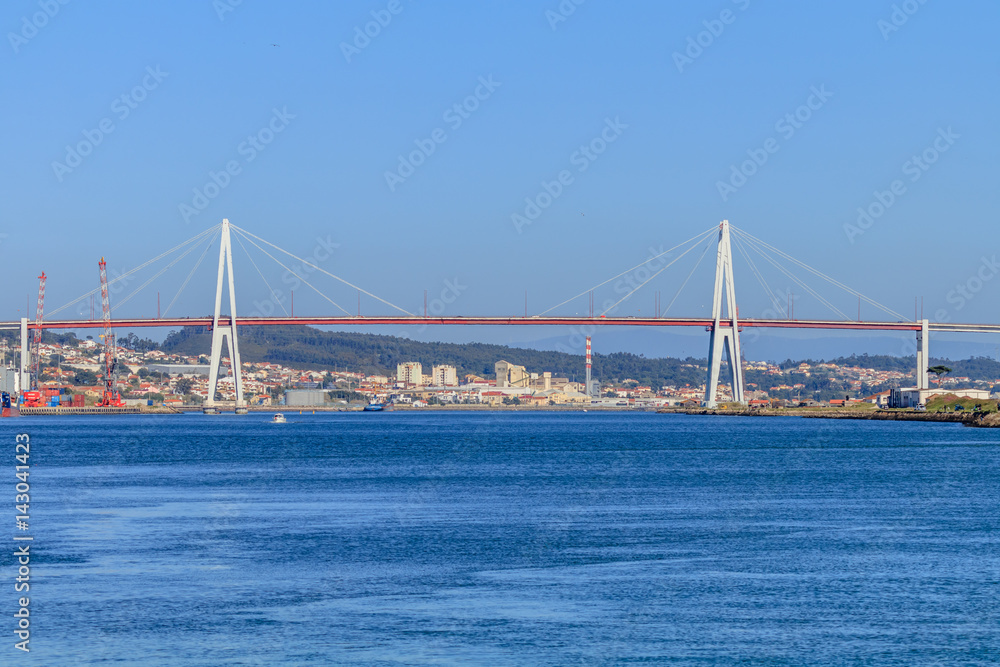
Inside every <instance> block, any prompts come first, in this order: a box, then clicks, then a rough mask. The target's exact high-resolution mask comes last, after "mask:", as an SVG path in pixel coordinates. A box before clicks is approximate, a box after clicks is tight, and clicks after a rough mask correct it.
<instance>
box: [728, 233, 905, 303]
mask: <svg viewBox="0 0 1000 667" xmlns="http://www.w3.org/2000/svg"><path fill="white" fill-rule="evenodd" d="M730 228H731V229H734V230H735V231H736V232H737V233H739V234H741V235H743V236H744V238H747V239H752V240H753V241H755V242H757V243H759V244H760V245H761V246H763V247H765V248H767V249H768V250H771V251H773V252H774V253H775V254H777V255H779V256H781V257H783V258H785V259H787V260H788V261H790V262H794V263H795V264H797V265H798V266H800V267H802V268H803V269H805V270H806V271H809V272H810V273H812V274H814V275H816V276H818V277H820V278H822V279H823V280H825V281H827V282H828V283H830V284H832V285H835V286H837V287H839V288H840V289H842V290H844V291H845V292H848V293H849V294H852V295H853V296H856V297H858V298H860V299H861V300H862V301H864V302H865V303H868V304H870V305H872V306H875V307H876V308H878V309H879V310H881V311H883V312H885V313H887V314H889V315H892V316H893V317H895V318H896V319H900V320H905V319H906V316H904V315H901V314H899V313H897V312H896V311H894V310H893V309H891V308H889V307H888V306H883V305H882V304H881V303H879V302H878V301H875V300H874V299H872V298H870V297H868V296H865V295H864V294H862V293H861V292H859V291H857V290H856V289H853V288H851V287H848V286H847V285H845V284H844V283H842V282H840V281H838V280H836V279H834V278H831V277H830V276H828V275H826V274H825V273H823V272H822V271H819V270H818V269H814V268H813V267H811V266H809V265H808V264H806V263H805V262H801V261H799V260H797V259H795V258H794V257H792V256H791V255H789V254H788V253H786V252H783V251H781V250H779V249H778V248H775V247H774V246H772V245H771V244H769V243H767V242H766V241H762V240H761V239H759V238H757V237H756V236H753V235H752V234H750V233H749V232H745V231H743V230H742V229H739V228H737V227H733V226H732V225H730Z"/></svg>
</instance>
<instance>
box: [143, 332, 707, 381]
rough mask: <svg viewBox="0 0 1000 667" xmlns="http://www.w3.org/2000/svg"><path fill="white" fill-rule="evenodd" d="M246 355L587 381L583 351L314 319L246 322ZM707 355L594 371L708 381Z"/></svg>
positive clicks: (196, 350)
mask: <svg viewBox="0 0 1000 667" xmlns="http://www.w3.org/2000/svg"><path fill="white" fill-rule="evenodd" d="M239 336H240V354H241V356H242V358H243V361H267V362H272V363H279V364H282V365H289V366H295V367H298V368H309V369H318V370H350V371H361V372H364V373H390V374H395V372H396V364H399V363H403V362H406V361H419V362H420V363H421V364H423V367H424V369H425V370H426V371H428V372H429V371H430V368H431V366H433V365H435V364H448V365H452V366H455V367H456V368H457V369H458V373H459V376H460V377H461V376H463V375H465V374H467V373H474V374H476V375H480V376H483V377H493V364H495V363H496V362H497V361H499V360H501V359H506V360H507V361H509V362H511V363H514V364H519V365H521V366H524V367H525V368H527V369H528V370H529V372H538V373H540V372H542V371H551V372H552V374H553V375H554V376H556V377H567V378H569V379H570V380H576V381H580V382H582V381H583V379H584V358H583V354H580V355H571V354H566V353H563V352H549V351H542V350H528V349H522V348H513V347H507V346H505V345H491V344H484V343H471V344H456V343H422V342H418V341H413V340H409V339H407V338H398V337H396V336H382V335H377V334H361V333H343V332H326V331H320V330H318V329H315V328H312V327H307V326H287V327H284V326H283V327H277V326H268V327H243V328H241V329H240V331H239ZM161 349H162V350H163V351H164V352H168V353H174V354H185V355H204V354H205V353H206V351H207V350H209V349H211V334H210V333H209V332H208V331H207V329H205V328H203V327H186V328H184V329H182V330H181V331H177V332H171V333H170V335H169V336H167V339H166V340H165V341H164V343H163V345H162V346H161ZM704 364H705V361H704V360H698V359H685V360H680V359H670V358H667V359H647V358H646V357H643V356H639V355H635V354H628V353H621V352H618V353H614V354H608V355H601V354H595V355H593V377H594V378H595V379H601V380H605V381H607V380H625V379H633V380H636V381H637V382H639V383H640V384H651V385H652V386H654V387H659V386H661V385H663V384H665V383H670V384H674V383H677V382H680V384H682V385H683V384H701V383H703V382H704V381H705V379H704V374H705V368H704Z"/></svg>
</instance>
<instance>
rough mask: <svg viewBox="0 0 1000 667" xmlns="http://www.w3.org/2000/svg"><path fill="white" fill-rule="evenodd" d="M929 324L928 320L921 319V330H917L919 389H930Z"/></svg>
mask: <svg viewBox="0 0 1000 667" xmlns="http://www.w3.org/2000/svg"><path fill="white" fill-rule="evenodd" d="M929 325H930V322H929V321H928V320H920V330H919V331H917V389H930V383H929V381H928V379H927V367H928V366H929V365H930V363H931V357H930V346H929V343H930V331H929V329H930V326H929Z"/></svg>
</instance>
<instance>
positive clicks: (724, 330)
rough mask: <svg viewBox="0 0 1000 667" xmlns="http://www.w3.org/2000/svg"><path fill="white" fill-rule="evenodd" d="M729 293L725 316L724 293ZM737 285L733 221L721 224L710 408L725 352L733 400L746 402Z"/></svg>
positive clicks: (710, 359) (713, 404) (710, 345)
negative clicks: (734, 270) (730, 233)
mask: <svg viewBox="0 0 1000 667" xmlns="http://www.w3.org/2000/svg"><path fill="white" fill-rule="evenodd" d="M723 290H724V291H725V293H726V303H725V310H726V315H725V316H724V315H723V303H722V293H723ZM737 317H738V311H737V309H736V286H735V283H734V281H733V254H732V246H731V245H730V243H729V221H728V220H723V221H722V223H721V224H720V225H719V254H718V257H717V259H716V263H715V295H714V297H713V298H712V320H713V324H712V334H711V338H710V339H709V343H708V377H707V378H706V381H705V401H704V406H705V407H706V408H714V407H716V405H717V401H716V400H715V393H716V390H717V389H718V388H719V371H720V370H721V369H722V354H723V351H725V354H726V359H727V361H728V362H729V374H730V384H731V386H732V389H733V401H734V402H736V403H743V402H744V400H743V363H742V357H741V356H740V328H739V322H738V321H737Z"/></svg>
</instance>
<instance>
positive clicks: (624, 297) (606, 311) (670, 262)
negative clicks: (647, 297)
mask: <svg viewBox="0 0 1000 667" xmlns="http://www.w3.org/2000/svg"><path fill="white" fill-rule="evenodd" d="M697 247H698V244H692V246H691V247H690V248H688V249H687V250H685V251H684V252H682V253H681V254H679V255H677V257H675V258H674V259H672V260H670V261H669V262H668V263H667V265H666V266H664V267H663V268H662V269H660V270H659V271H657V272H656V273H654V274H653V275H651V276H650V277H649V278H647V279H646V280H644V281H643V282H642V283H641V284H640V285H639V286H638V287H636V288H635V289H633V290H632V291H631V292H629V293H628V294H626V295H625V296H623V297H622V298H620V299H618V300H617V301H615V302H614V303H613V304H612V305H610V306H608V307H607V308H605V309H604V311H603V312H602V313H601V315H602V316H603V315H606V314H607V313H608V311H609V310H611V309H612V308H616V307H618V304H620V303H621V302H622V301H624V300H625V299H627V298H629V297H630V296H632V295H633V294H635V293H636V292H638V291H639V290H640V289H642V288H643V287H645V286H646V284H647V283H649V281H650V280H652V279H653V278H655V277H656V276H658V275H660V274H661V273H663V272H664V271H666V270H667V269H669V268H670V267H671V266H673V265H674V264H676V263H677V262H678V261H679V260H680V259H681V258H682V257H684V255H686V254H688V253H689V252H691V251H692V250H694V249H695V248H697ZM640 266H641V265H640Z"/></svg>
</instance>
